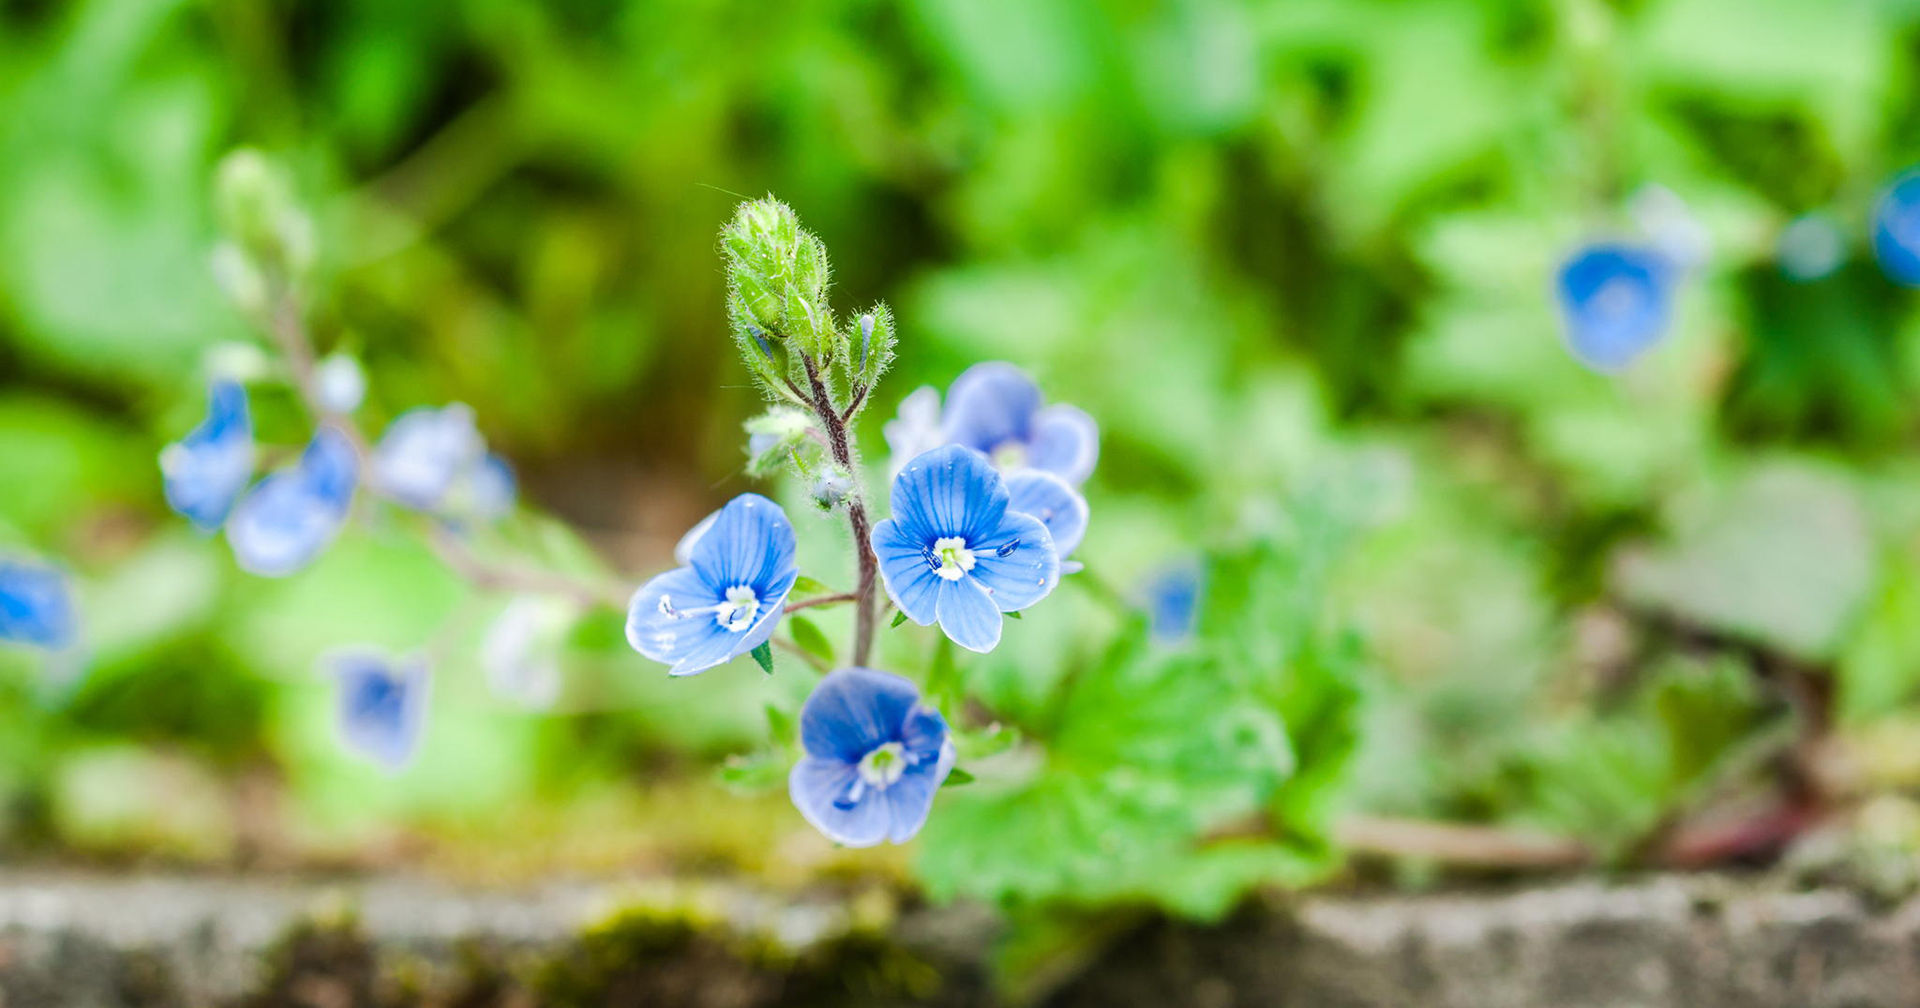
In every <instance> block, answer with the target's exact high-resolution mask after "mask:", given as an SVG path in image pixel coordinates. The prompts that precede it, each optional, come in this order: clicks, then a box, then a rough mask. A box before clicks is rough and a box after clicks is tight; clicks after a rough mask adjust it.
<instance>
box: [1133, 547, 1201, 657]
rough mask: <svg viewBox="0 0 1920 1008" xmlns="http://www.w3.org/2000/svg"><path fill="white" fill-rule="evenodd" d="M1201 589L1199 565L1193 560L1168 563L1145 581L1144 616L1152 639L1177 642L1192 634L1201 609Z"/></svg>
mask: <svg viewBox="0 0 1920 1008" xmlns="http://www.w3.org/2000/svg"><path fill="white" fill-rule="evenodd" d="M1200 590H1201V575H1200V565H1199V564H1196V563H1182V564H1177V565H1175V566H1172V567H1168V568H1167V569H1165V570H1163V571H1161V572H1160V573H1158V574H1156V575H1154V576H1153V577H1152V578H1151V579H1149V580H1148V581H1147V588H1146V593H1145V594H1146V608H1147V619H1148V622H1149V625H1150V626H1149V632H1150V633H1152V634H1153V637H1154V639H1155V640H1158V641H1161V642H1162V643H1176V642H1179V641H1182V640H1185V639H1187V638H1188V637H1190V636H1192V635H1193V624H1194V619H1195V617H1197V616H1198V615H1199V612H1200Z"/></svg>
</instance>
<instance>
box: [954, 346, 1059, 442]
mask: <svg viewBox="0 0 1920 1008" xmlns="http://www.w3.org/2000/svg"><path fill="white" fill-rule="evenodd" d="M1039 409H1040V388H1039V386H1037V385H1035V384H1034V383H1033V379H1031V378H1029V377H1027V373H1026V372H1025V371H1022V370H1020V369H1019V368H1017V367H1014V366H1013V365H1012V364H1008V363H1006V362H1005V361H988V362H986V363H984V364H975V365H974V366H972V367H970V368H968V369H967V370H966V371H965V372H963V373H962V374H961V375H960V377H958V378H955V379H954V380H953V386H952V387H951V388H950V389H948V390H947V410H946V416H945V418H944V425H945V427H946V440H948V441H953V442H956V443H958V444H963V445H966V446H967V447H969V448H973V449H976V450H978V451H982V452H988V453H991V452H992V451H993V450H994V449H995V448H997V447H999V446H1000V445H1002V444H1005V443H1006V442H1008V441H1018V442H1025V441H1027V440H1029V439H1030V438H1031V437H1032V430H1033V415H1034V413H1035V412H1037V411H1038V410H1039Z"/></svg>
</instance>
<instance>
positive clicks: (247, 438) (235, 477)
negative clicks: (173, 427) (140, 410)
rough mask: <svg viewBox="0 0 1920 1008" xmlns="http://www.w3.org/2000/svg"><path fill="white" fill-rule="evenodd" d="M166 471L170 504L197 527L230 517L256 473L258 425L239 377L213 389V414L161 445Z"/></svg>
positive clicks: (210, 399) (208, 529)
mask: <svg viewBox="0 0 1920 1008" xmlns="http://www.w3.org/2000/svg"><path fill="white" fill-rule="evenodd" d="M160 475H161V478H162V481H163V484H164V488H165V491H166V496H167V504H168V506H170V507H172V508H173V509H174V510H175V511H178V512H180V513H181V514H182V515H185V516H186V518H187V520H188V521H190V522H192V523H193V524H194V527H196V528H198V529H200V530H201V531H204V532H211V531H213V530H214V529H217V528H219V527H220V525H221V523H222V522H225V521H226V520H227V513H228V512H229V511H232V510H233V502H234V501H235V500H236V499H238V498H239V496H240V491H242V490H245V489H246V488H247V481H248V480H251V479H252V478H253V425H252V423H251V422H250V421H249V419H248V416H247V393H246V390H245V389H242V388H241V387H240V385H239V383H238V382H232V381H227V380H224V379H223V380H220V381H216V382H214V383H213V385H212V386H211V387H210V388H209V389H208V390H207V418H206V419H205V420H202V421H201V422H200V425H199V426H198V427H195V428H194V429H193V430H191V431H189V432H188V433H187V436H186V437H184V438H181V439H180V440H178V441H176V442H174V443H173V444H170V445H168V446H166V447H165V448H162V449H161V450H160Z"/></svg>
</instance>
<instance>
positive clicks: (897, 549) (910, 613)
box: [873, 518, 940, 626]
mask: <svg viewBox="0 0 1920 1008" xmlns="http://www.w3.org/2000/svg"><path fill="white" fill-rule="evenodd" d="M873 554H874V556H876V557H879V558H880V581H881V583H882V584H883V585H885V587H886V589H887V595H888V596H889V597H891V598H892V599H893V603H894V605H897V606H899V607H900V611H901V612H903V613H906V614H907V618H908V619H910V620H912V621H914V622H915V623H918V624H920V625H921V626H926V625H927V624H929V623H931V622H933V620H934V605H935V602H936V601H937V600H938V596H939V585H940V576H939V575H937V574H935V573H934V572H933V568H932V567H931V566H930V565H929V564H928V563H927V556H926V545H925V544H924V543H922V542H920V541H918V540H916V539H913V538H911V537H910V536H908V535H907V532H906V529H905V527H904V526H902V525H901V524H900V523H899V522H898V521H895V520H894V519H892V518H887V519H885V520H883V521H881V522H880V524H878V525H875V526H874V527H873Z"/></svg>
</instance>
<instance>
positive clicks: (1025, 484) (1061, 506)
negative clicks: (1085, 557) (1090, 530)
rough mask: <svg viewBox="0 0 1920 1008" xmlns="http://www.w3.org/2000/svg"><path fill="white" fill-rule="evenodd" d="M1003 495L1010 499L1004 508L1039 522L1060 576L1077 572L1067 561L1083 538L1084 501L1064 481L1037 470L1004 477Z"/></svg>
mask: <svg viewBox="0 0 1920 1008" xmlns="http://www.w3.org/2000/svg"><path fill="white" fill-rule="evenodd" d="M1007 493H1008V495H1009V497H1010V498H1011V501H1010V503H1009V504H1008V505H1007V506H1008V507H1010V508H1011V509H1013V510H1015V511H1018V512H1020V513H1021V514H1026V515H1032V516H1033V517H1035V518H1038V519H1040V524H1042V525H1045V526H1046V527H1047V534H1048V535H1051V536H1053V550H1054V552H1055V553H1058V554H1059V555H1060V573H1061V574H1072V573H1075V572H1076V571H1079V570H1080V569H1081V565H1080V563H1079V562H1078V561H1075V560H1069V559H1067V558H1068V557H1070V556H1072V555H1073V551H1074V550H1076V549H1078V548H1080V540H1082V539H1084V538H1086V535H1087V521H1088V517H1089V514H1088V510H1087V499H1086V498H1085V497H1082V496H1080V492H1079V491H1078V490H1075V489H1074V488H1073V487H1072V486H1071V485H1070V484H1068V483H1067V481H1066V480H1063V479H1061V478H1060V477H1058V476H1055V475H1054V474H1052V473H1050V472H1045V471H1043V470H1040V469H1022V470H1020V471H1019V472H1016V473H1010V474H1008V475H1007Z"/></svg>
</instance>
